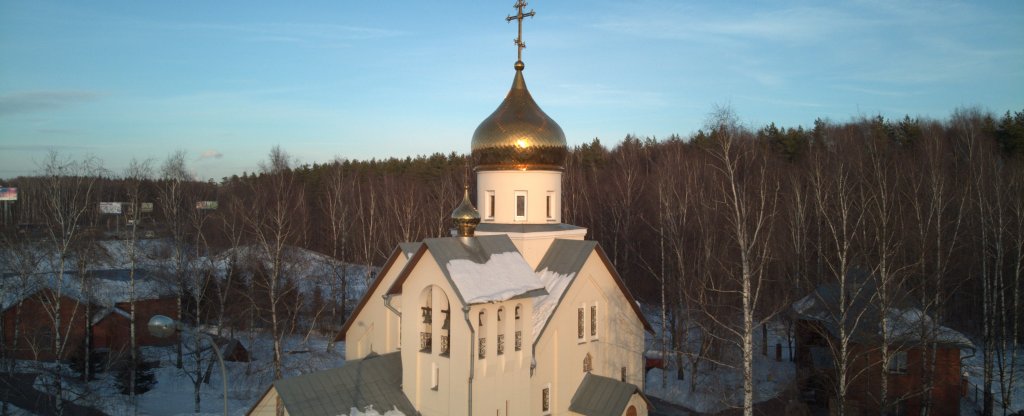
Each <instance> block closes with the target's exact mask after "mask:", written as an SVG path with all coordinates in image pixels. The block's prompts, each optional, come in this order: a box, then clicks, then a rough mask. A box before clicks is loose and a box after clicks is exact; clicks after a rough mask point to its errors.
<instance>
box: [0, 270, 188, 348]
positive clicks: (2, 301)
mask: <svg viewBox="0 0 1024 416" xmlns="http://www.w3.org/2000/svg"><path fill="white" fill-rule="evenodd" d="M90 273H91V279H90V280H89V285H90V286H89V287H88V288H87V289H86V290H84V291H83V288H82V282H81V280H80V279H79V278H78V277H77V275H76V274H74V273H65V275H64V279H63V283H62V284H61V285H60V291H59V293H60V297H59V298H58V297H57V295H56V294H57V293H58V290H57V288H58V285H57V278H56V276H55V275H53V274H45V273H44V274H39V275H35V276H32V277H31V278H30V279H29V281H28V282H23V281H21V280H20V279H18V278H17V277H14V276H5V277H3V279H4V282H3V286H2V287H3V289H4V293H3V296H0V319H3V334H4V338H3V342H4V348H5V349H6V350H7V351H9V352H12V353H13V355H14V357H15V358H17V359H26V360H52V359H54V358H55V354H54V349H53V347H52V345H53V341H52V340H53V332H54V328H53V318H52V315H53V311H55V310H56V308H54V307H52V306H49V305H50V304H51V303H52V302H55V301H58V300H59V304H60V315H61V336H62V337H63V338H64V340H63V344H64V345H65V347H64V348H63V354H62V356H61V358H62V359H68V358H70V356H71V355H72V354H74V353H76V352H77V351H78V350H79V349H80V347H81V346H82V345H84V343H85V339H86V329H87V327H89V326H90V325H91V330H92V337H91V342H90V347H91V349H93V350H95V351H104V350H105V351H126V350H127V348H128V346H129V340H130V329H129V318H128V317H129V314H128V312H127V311H129V310H130V306H129V303H128V300H129V296H128V294H127V284H128V272H127V271H126V270H99V271H93V272H90ZM135 280H136V293H135V307H136V339H137V341H138V344H139V345H140V346H148V345H170V344H173V343H174V342H175V341H176V338H175V337H171V338H166V339H161V338H156V337H153V336H152V335H150V334H149V331H148V329H147V328H146V323H147V322H148V321H149V318H151V317H152V316H153V315H157V314H159V315H166V316H170V317H172V318H174V319H178V314H177V302H176V298H175V296H176V289H174V286H173V285H170V284H168V283H167V282H166V281H165V280H163V279H160V278H158V277H156V276H155V275H152V274H149V273H146V272H145V271H141V270H137V271H136V276H135ZM87 315H88V316H87ZM18 321H20V322H18ZM16 322H18V325H15V324H16ZM15 330H17V332H18V334H17V337H15Z"/></svg>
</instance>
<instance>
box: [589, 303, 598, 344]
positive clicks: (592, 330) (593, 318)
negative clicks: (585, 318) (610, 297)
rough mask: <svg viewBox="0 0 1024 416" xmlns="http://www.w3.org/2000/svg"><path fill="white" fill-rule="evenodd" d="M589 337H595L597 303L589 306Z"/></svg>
mask: <svg viewBox="0 0 1024 416" xmlns="http://www.w3.org/2000/svg"><path fill="white" fill-rule="evenodd" d="M590 338H593V339H597V305H593V306H591V307H590Z"/></svg>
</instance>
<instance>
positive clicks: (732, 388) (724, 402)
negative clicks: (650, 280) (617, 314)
mask: <svg viewBox="0 0 1024 416" xmlns="http://www.w3.org/2000/svg"><path fill="white" fill-rule="evenodd" d="M645 309H646V308H645ZM647 315H648V319H649V320H650V322H651V325H652V326H653V327H654V329H655V331H660V329H661V320H660V316H659V315H658V314H657V313H647ZM693 333H694V334H695V335H694V338H696V333H697V331H693ZM659 341H660V339H659V338H658V337H657V336H656V337H654V339H653V340H649V341H648V350H649V351H652V352H653V351H654V350H660V346H659V345H660V344H659ZM695 341H696V340H695ZM762 344H763V341H762V336H761V330H760V328H758V330H757V332H756V333H755V336H754V351H755V353H756V354H755V356H754V401H755V402H762V401H765V400H769V399H772V398H775V397H778V396H779V395H780V394H782V393H783V392H784V391H785V390H786V389H789V388H792V386H793V382H794V380H795V377H796V365H795V364H794V363H793V362H790V361H789V354H788V350H786V345H787V343H786V336H785V327H784V326H782V325H781V324H779V323H773V324H770V325H769V331H768V346H769V348H768V355H767V356H764V355H761V351H762ZM776 344H781V345H782V348H783V357H782V361H775V345H776ZM695 349H696V345H694V348H693V350H695ZM724 354H725V357H724V358H723V359H722V360H721V361H722V362H724V363H728V364H729V365H726V364H714V363H712V362H711V361H709V360H702V361H701V362H700V364H699V365H698V372H697V374H696V377H697V378H696V382H695V383H693V385H694V386H695V388H694V389H693V390H691V382H692V381H694V380H693V379H692V377H694V374H693V373H692V372H691V371H690V365H689V361H688V359H687V358H685V357H684V358H683V365H684V368H685V371H684V377H683V379H679V378H678V377H677V368H678V367H677V366H678V364H677V363H676V359H675V356H674V354H670V357H669V360H668V361H667V366H668V367H667V368H666V369H665V370H661V369H658V368H655V369H652V370H650V371H649V372H648V373H647V378H646V380H645V382H646V385H645V389H646V391H645V393H646V394H647V395H650V396H655V397H658V398H660V399H662V400H665V401H668V402H671V403H675V404H678V405H681V406H684V407H686V408H689V409H691V410H694V411H697V412H700V413H717V412H720V411H722V410H726V409H729V408H735V407H737V406H742V404H743V373H742V369H741V368H738V367H732V366H730V365H732V364H735V365H737V366H738V365H739V364H740V363H741V362H742V357H741V356H740V351H739V350H738V349H735V348H730V349H729V351H727V352H725V353H724ZM649 355H652V356H658V354H653V353H652V354H649ZM663 376H664V380H663ZM663 382H664V384H663Z"/></svg>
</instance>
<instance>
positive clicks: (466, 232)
mask: <svg viewBox="0 0 1024 416" xmlns="http://www.w3.org/2000/svg"><path fill="white" fill-rule="evenodd" d="M452 221H453V222H455V229H456V230H458V232H459V237H472V236H473V233H474V232H476V226H477V224H480V211H477V210H476V207H474V206H473V203H472V202H470V201H469V186H468V185H467V186H466V187H465V191H464V193H463V195H462V203H461V204H459V206H458V207H455V210H454V211H452Z"/></svg>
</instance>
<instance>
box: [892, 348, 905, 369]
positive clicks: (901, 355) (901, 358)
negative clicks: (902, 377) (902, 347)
mask: <svg viewBox="0 0 1024 416" xmlns="http://www.w3.org/2000/svg"><path fill="white" fill-rule="evenodd" d="M889 372H890V373H893V374H906V373H907V352H906V351H899V352H897V353H895V354H893V355H892V356H891V357H889Z"/></svg>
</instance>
